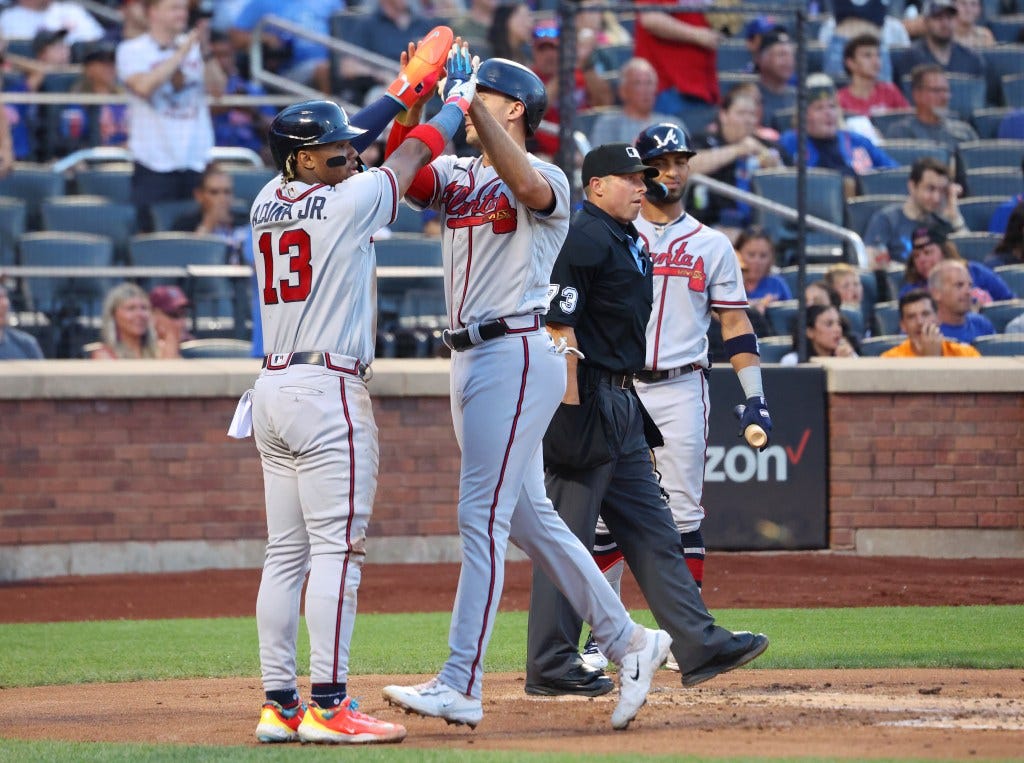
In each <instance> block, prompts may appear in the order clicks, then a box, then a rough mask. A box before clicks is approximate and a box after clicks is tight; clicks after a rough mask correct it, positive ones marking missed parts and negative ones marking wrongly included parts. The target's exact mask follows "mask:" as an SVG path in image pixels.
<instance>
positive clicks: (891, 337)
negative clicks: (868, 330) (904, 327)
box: [860, 334, 906, 358]
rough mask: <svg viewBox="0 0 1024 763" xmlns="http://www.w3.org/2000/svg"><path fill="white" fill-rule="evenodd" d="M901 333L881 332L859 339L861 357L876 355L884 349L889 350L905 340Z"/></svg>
mask: <svg viewBox="0 0 1024 763" xmlns="http://www.w3.org/2000/svg"><path fill="white" fill-rule="evenodd" d="M905 339H906V337H905V336H904V335H903V334H883V335H882V336H869V337H867V338H865V339H862V340H861V341H860V354H861V356H862V357H865V358H868V357H877V356H879V355H881V354H882V353H883V352H885V351H886V350H891V349H892V348H893V347H895V346H896V345H898V344H900V343H902V342H903V340H905Z"/></svg>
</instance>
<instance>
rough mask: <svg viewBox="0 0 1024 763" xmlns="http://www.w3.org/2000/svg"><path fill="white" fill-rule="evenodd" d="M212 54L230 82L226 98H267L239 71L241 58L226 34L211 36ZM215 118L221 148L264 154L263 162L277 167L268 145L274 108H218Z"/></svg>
mask: <svg viewBox="0 0 1024 763" xmlns="http://www.w3.org/2000/svg"><path fill="white" fill-rule="evenodd" d="M210 52H211V53H213V55H214V57H215V58H216V59H217V63H219V64H220V68H221V71H223V72H224V76H225V77H226V78H227V83H226V84H225V86H224V93H225V94H226V95H265V94H266V91H265V90H264V89H263V87H262V86H261V85H260V84H259V83H258V82H256V81H254V80H250V79H246V78H245V77H243V76H242V74H241V72H240V71H239V69H238V58H237V56H236V54H235V49H234V47H233V46H232V45H231V41H230V40H229V39H228V38H227V37H226V36H224V35H223V34H222V33H219V32H214V33H212V34H211V35H210ZM210 113H211V115H212V117H213V138H214V143H215V144H216V145H218V146H238V147H240V148H248V149H251V150H252V151H255V152H256V153H257V154H260V155H261V156H262V157H263V161H264V162H266V163H267V164H273V159H272V157H271V156H270V149H269V146H268V145H267V128H269V127H270V123H271V121H273V119H274V115H275V113H276V112H275V111H274V109H273V108H272V107H269V106H264V107H259V106H248V107H243V106H215V107H213V108H212V109H211V110H210Z"/></svg>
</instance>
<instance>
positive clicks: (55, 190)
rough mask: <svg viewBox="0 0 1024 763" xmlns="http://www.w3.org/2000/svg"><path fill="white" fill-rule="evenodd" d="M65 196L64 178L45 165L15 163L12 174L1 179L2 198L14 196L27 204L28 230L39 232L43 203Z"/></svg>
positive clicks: (26, 220)
mask: <svg viewBox="0 0 1024 763" xmlns="http://www.w3.org/2000/svg"><path fill="white" fill-rule="evenodd" d="M63 194H64V176H63V175H61V174H59V173H57V172H54V171H53V170H52V169H50V168H49V167H47V166H46V165H44V164H31V163H29V162H15V163H14V168H13V169H12V170H11V172H10V174H8V175H7V177H4V178H0V196H12V197H14V198H16V199H21V200H22V201H24V202H25V213H26V217H25V226H26V228H27V229H28V230H39V226H40V224H41V219H40V207H41V206H42V203H43V201H44V200H45V199H48V198H50V197H51V196H62V195H63Z"/></svg>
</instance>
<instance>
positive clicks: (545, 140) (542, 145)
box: [530, 21, 636, 156]
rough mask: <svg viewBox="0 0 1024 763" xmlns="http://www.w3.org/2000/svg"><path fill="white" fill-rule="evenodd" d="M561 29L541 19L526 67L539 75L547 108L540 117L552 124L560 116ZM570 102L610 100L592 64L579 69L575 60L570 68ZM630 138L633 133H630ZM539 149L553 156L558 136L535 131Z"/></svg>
mask: <svg viewBox="0 0 1024 763" xmlns="http://www.w3.org/2000/svg"><path fill="white" fill-rule="evenodd" d="M560 45H561V32H560V30H559V28H558V25H557V22H554V21H545V22H543V23H540V24H538V25H537V26H536V28H535V29H534V30H533V60H532V61H531V63H530V68H531V69H533V71H534V72H535V73H536V74H537V76H538V77H540V80H541V82H543V83H544V86H545V88H546V89H547V92H548V109H547V111H546V112H544V119H545V120H546V121H548V122H551V123H552V124H558V123H559V120H560V118H561V117H560V114H559V108H558V66H559V48H560ZM572 100H573V104H574V105H575V107H576V110H577V111H580V110H582V109H590V108H594V107H596V106H609V105H611V104H612V103H613V102H614V100H615V99H614V97H613V95H612V90H611V85H610V84H609V83H608V80H606V79H604V78H603V77H602V76H601V75H600V74H598V73H597V72H596V71H595V70H594V69H593V68H590V69H588V70H584V69H582V68H581V67H580V66H579V65H578V64H577V66H576V70H575V72H574V86H573V98H572ZM633 137H634V138H635V137H636V135H634V136H633ZM534 139H535V140H536V143H537V148H538V149H539V150H540V152H541V153H544V154H547V155H549V156H554V155H555V152H557V151H558V136H557V135H552V134H550V133H546V132H542V131H538V132H537V134H536V135H535V136H534Z"/></svg>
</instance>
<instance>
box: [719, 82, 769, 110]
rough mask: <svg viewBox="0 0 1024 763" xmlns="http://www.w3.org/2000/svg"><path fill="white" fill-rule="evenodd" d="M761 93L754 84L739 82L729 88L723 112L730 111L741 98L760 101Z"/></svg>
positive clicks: (723, 100)
mask: <svg viewBox="0 0 1024 763" xmlns="http://www.w3.org/2000/svg"><path fill="white" fill-rule="evenodd" d="M760 97H761V91H760V90H759V89H758V87H757V84H756V83H754V82H739V83H737V84H735V85H733V86H732V87H731V88H729V90H728V92H726V94H725V97H724V98H723V99H722V108H721V110H722V111H728V110H729V109H731V108H732V105H733V104H734V103H736V101H737V99H739V98H753V99H754V100H760Z"/></svg>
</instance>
